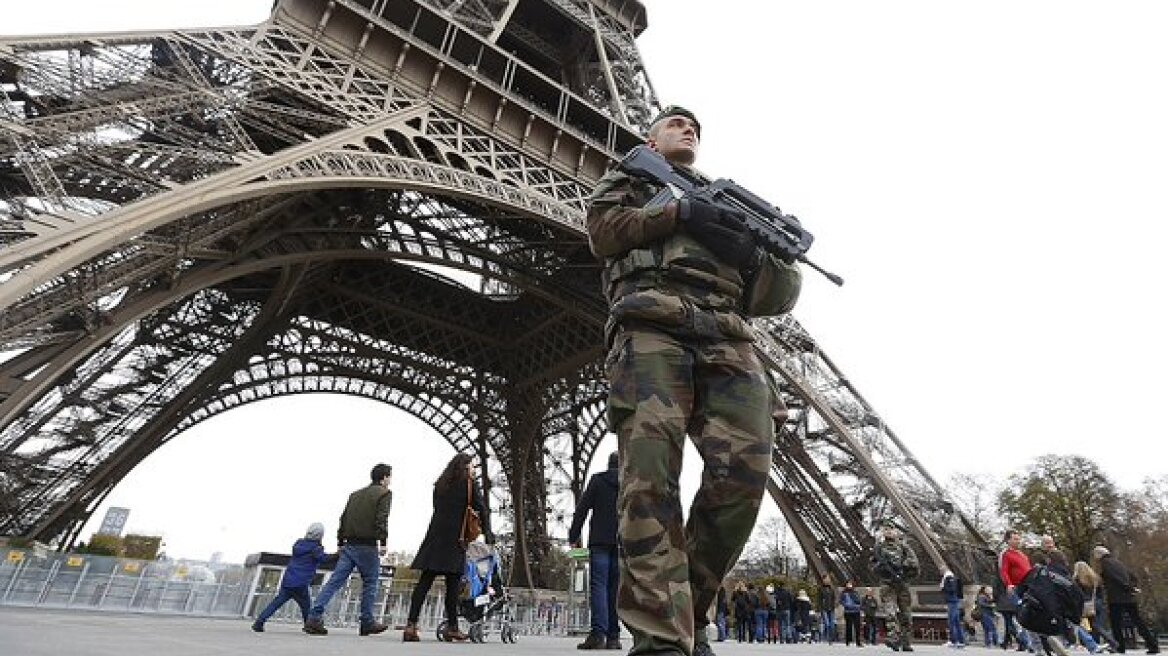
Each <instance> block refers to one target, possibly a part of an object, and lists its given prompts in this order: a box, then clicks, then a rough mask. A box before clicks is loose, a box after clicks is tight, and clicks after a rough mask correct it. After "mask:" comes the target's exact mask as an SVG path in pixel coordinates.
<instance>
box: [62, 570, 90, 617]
mask: <svg viewBox="0 0 1168 656" xmlns="http://www.w3.org/2000/svg"><path fill="white" fill-rule="evenodd" d="M88 572H89V560H86V561H85V564H84V565H82V567H81V573H80V574H78V575H77V583H76V585H74V586H73V592H71V593H69V601H68V602H66V604H65V605H66V606H72V605H73V600H74V599H76V598H77V591H78V590H80V589H81V583H82V582H83V581H85V575H86V574H87V573H88Z"/></svg>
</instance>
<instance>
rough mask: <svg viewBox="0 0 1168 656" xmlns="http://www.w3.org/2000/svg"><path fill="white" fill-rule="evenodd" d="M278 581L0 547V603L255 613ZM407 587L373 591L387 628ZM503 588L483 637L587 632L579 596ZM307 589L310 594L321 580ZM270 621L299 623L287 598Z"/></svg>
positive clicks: (349, 589)
mask: <svg viewBox="0 0 1168 656" xmlns="http://www.w3.org/2000/svg"><path fill="white" fill-rule="evenodd" d="M278 582H279V576H278V575H275V576H273V575H272V573H270V572H269V573H267V574H264V573H263V572H261V571H259V570H257V568H255V567H244V566H241V565H220V566H208V565H203V564H192V563H183V562H177V563H175V562H158V561H143V560H131V559H126V558H113V557H109V556H93V555H78V554H59V553H55V552H45V551H43V550H36V549H25V548H13V547H0V605H13V606H39V607H46V608H79V609H80V608H83V609H87V610H108V611H121V612H140V613H161V614H174V615H184V614H185V615H218V616H227V617H254V616H255V615H256V614H258V613H259V611H260V610H262V609H263V608H264V607H265V606H266V605H267V604H268V603H269V602H270V601H271V600H272V598H273V597H275V595H276V593H277V592H278ZM413 587H414V581H412V580H387V581H385V585H382V586H381V588H380V589H379V591H378V599H377V602H376V606H375V608H376V611H375V613H376V615H377V618H378V619H379V620H380V621H382V622H385V623H387V624H389V625H390V626H402V625H404V624H405V622H406V616H407V615H408V613H409V607H410V596H411V593H412V592H413ZM509 592H510V595H511V596H510V600H509V601H508V603H507V604H505V606H504V608H502V609H500V611H499V612H497V613H495V614H494V615H493V616H492V617H490V618H488V619H487V620H486V623H485V628H486V634H487V636H488V638H489V637H490V636H497V635H498V629H499V626H500V623H501V621H502V620H503V618H504V617H506V618H507V619H508V621H509V622H510V623H511V627H512V628H513V629H514V630H515V632H516V633H517V634H519V635H551V636H564V635H573V634H577V633H580V632H582V631H583V632H586V631H587V627H588V606H587V603H586V602H585V601H584V600H583V599H582V598H576V599H573V600H571V601H570V600H569V599H568V598H567V596H566V595H565V594H564V593H562V592H558V591H550V590H530V589H516V590H511V591H509ZM312 593H313V597H314V598H315V597H316V595H317V594H319V593H320V586H315V587H314V588H313V590H312ZM444 596H445V589H444V586H443V583H442V580H441V579H438V580H437V581H435V583H434V587H433V588H432V589H431V590H430V592H429V594H428V595H427V596H426V600H425V601H424V603H423V604H422V610H421V615H420V617H419V624H420V625H421V628H422V629H423V630H424V631H427V632H433V631H435V630H436V628H437V626H438V624H439V623H440V622H441V621H442V620H443V619H444V617H443V615H444V601H443V600H444ZM360 599H361V579H360V577H358V576H354V577H353V578H351V579H350V581H349V584H348V585H346V586H345V587H344V588H342V589H341V590H340V591H339V592H338V593H337V595H336V596H335V597H334V598H333V600H332V602H331V603H330V604H329V609H328V612H327V613H326V615H325V617H324V621H325V624H326V625H328V626H335V627H355V626H357V624H358V623H359V621H360V620H359V614H360V608H359V607H360ZM271 621H275V622H289V623H297V624H299V623H300V622H301V618H300V610H299V607H298V606H297V605H296V604H295V603H288V604H286V605H285V606H284V607H283V608H281V609H280V610H279V612H277V613H276V615H274V616H273V617H272V620H271ZM463 628H464V629H465V624H464V627H463Z"/></svg>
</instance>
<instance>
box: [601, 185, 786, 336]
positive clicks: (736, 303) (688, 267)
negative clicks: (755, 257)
mask: <svg viewBox="0 0 1168 656" xmlns="http://www.w3.org/2000/svg"><path fill="white" fill-rule="evenodd" d="M658 190H659V189H658V188H657V187H655V186H653V185H651V184H649V183H647V182H645V181H643V180H640V179H636V178H632V177H630V176H628V175H627V174H625V173H624V172H622V171H620V170H615V169H614V170H613V171H610V172H609V173H608V174H607V175H605V176H604V177H603V178H601V180H600V182H599V183H598V184H597V185H596V189H595V190H594V191H593V192H592V197H591V198H590V199H589V203H588V241H589V245H590V246H591V248H592V253H593V254H594V255H596V256H597V257H598V258H602V259H603V260H604V263H605V267H604V278H603V285H604V293H605V296H606V297H607V298H608V302H609V308H610V313H609V323H610V328H611V327H613V326H614V325H628V324H634V323H641V324H649V325H652V326H654V327H656V328H659V329H662V330H666V331H669V332H676V333H679V334H682V335H690V336H694V337H702V338H710V339H732V340H749V339H751V333H750V330H749V328H748V326H747V325H746V318H748V317H754V316H772V315H777V314H783V313H786V312H789V311H790V310H791V308H793V307H794V305H795V301H796V300H797V299H798V298H799V290H800V287H801V284H802V276H801V274H800V272H799V269H798V268H797V267H795V266H793V265H788V264H785V263H783V262H782V261H781V260H779V259H777V258H775V257H771V256H769V255H768V256H767V257H765V258H763V264H762V266H761V267H759V270H758V272H757V273H755V274H754V275H753V276H752V277H751V278H749V279H744V278H743V276H742V273H741V272H740V271H739V270H738V269H736V268H734V267H732V266H730V265H728V264H725V263H723V262H721V261H720V260H719V259H718V258H717V257H716V256H714V254H713V253H711V252H710V250H709V249H707V248H706V247H705V246H703V245H702V244H700V243H699V242H698V241H697V240H695V239H694V238H693V237H691V236H690V235H688V234H687V233H686V232H685V231H684V230H680V229H678V226H677V221H676V220H675V219H673V218H672V217H670V216H669V215H668V214H666V213H665V212H664V208H661V207H657V208H648V209H647V208H645V207H644V206H645V204H646V203H648V202H649V200H650V199H652V198H653V196H654V195H656V193H657V191H658Z"/></svg>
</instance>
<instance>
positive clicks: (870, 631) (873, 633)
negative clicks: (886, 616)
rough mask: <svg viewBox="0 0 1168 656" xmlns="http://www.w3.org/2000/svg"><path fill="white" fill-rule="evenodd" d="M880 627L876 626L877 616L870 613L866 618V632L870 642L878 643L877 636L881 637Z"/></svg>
mask: <svg viewBox="0 0 1168 656" xmlns="http://www.w3.org/2000/svg"><path fill="white" fill-rule="evenodd" d="M879 633H880V629H879V628H877V627H876V616H875V615H869V616H867V617H865V618H864V634H865V635H866V637H867V638H868V642H869V643H870V644H873V645H874V644H876V638H877V637H879Z"/></svg>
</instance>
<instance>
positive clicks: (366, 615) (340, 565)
mask: <svg viewBox="0 0 1168 656" xmlns="http://www.w3.org/2000/svg"><path fill="white" fill-rule="evenodd" d="M354 569H355V570H357V572H358V573H359V574H361V624H362V625H363V626H367V625H369V624H372V623H373V601H374V600H375V599H377V577H378V576H380V575H381V559H380V558H378V556H377V547H375V546H373V545H364V544H346V545H345V546H343V547H341V558H340V560H338V561H337V568H336V569H334V570H333V575H332V576H330V577H329V580H328V583H326V584H325V585H324V589H323V590H321V591H320V596H319V597H317V599H316V604H314V605H313V606H312V611H311V612H310V613H309V614H308V615H309V617H311V618H313V619H320V616H321V615H324V609H325V608H328V603H329V602H330V601H332V598H333V595H335V594H336V593H337V590H340V589H341V588H342V587H343V586H344V585H345V583H347V582H348V581H349V575H350V574H352V573H353V570H354Z"/></svg>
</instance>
